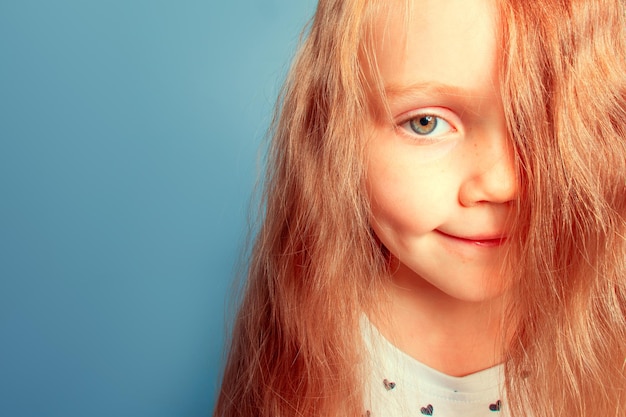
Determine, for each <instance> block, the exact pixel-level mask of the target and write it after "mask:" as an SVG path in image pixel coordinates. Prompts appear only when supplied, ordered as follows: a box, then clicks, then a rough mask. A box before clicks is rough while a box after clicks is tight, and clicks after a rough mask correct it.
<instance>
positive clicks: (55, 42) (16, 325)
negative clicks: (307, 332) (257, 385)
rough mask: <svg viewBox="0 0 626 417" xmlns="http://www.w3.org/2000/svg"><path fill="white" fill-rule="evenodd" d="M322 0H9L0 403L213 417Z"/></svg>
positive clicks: (44, 412) (3, 36)
mask: <svg viewBox="0 0 626 417" xmlns="http://www.w3.org/2000/svg"><path fill="white" fill-rule="evenodd" d="M314 7H315V4H314V1H313V0H296V1H294V0H240V1H231V2H227V1H216V0H211V1H209V0H204V1H191V0H189V1H187V0H177V1H174V0H169V1H164V0H110V1H105V0H100V1H94V0H59V1H43V0H40V1H31V0H1V2H0V415H2V416H11V417H15V416H64V417H73V416H91V417H96V416H208V415H210V410H211V409H212V407H213V404H214V399H215V390H216V387H217V384H218V375H219V373H220V370H221V366H222V357H223V352H222V349H223V343H224V332H225V321H227V320H226V316H225V311H226V307H227V305H228V302H227V300H228V294H229V291H230V287H231V281H232V278H233V275H234V271H235V269H236V264H237V261H238V259H239V258H238V257H239V253H240V249H241V247H242V243H243V240H244V237H245V235H246V230H247V218H248V209H249V201H250V195H251V192H252V189H253V186H254V183H255V181H256V180H257V178H258V174H259V171H260V162H259V161H260V160H261V157H260V156H259V155H262V151H259V148H260V146H261V143H262V138H263V136H264V134H265V130H266V128H267V125H268V123H269V120H270V117H271V109H272V106H273V103H274V100H275V97H276V94H277V91H278V88H279V85H280V82H281V81H282V79H283V77H284V75H285V73H286V70H287V68H288V63H289V60H290V57H291V56H292V54H293V52H294V49H295V47H296V45H297V42H298V36H299V33H300V30H301V28H302V27H303V26H304V24H305V23H306V21H307V20H308V18H309V17H310V15H311V14H312V12H313V10H314Z"/></svg>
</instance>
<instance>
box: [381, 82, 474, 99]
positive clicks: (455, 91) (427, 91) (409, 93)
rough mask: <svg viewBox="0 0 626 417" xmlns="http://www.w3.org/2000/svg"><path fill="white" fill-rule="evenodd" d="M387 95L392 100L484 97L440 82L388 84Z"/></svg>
mask: <svg viewBox="0 0 626 417" xmlns="http://www.w3.org/2000/svg"><path fill="white" fill-rule="evenodd" d="M385 93H386V95H387V97H388V98H390V99H401V98H405V97H415V96H417V97H430V96H441V95H444V96H451V97H459V98H477V97H484V95H483V94H480V93H479V92H478V91H477V90H473V89H467V88H463V87H459V86H455V85H449V84H442V83H439V82H420V83H414V84H409V85H399V84H387V85H385Z"/></svg>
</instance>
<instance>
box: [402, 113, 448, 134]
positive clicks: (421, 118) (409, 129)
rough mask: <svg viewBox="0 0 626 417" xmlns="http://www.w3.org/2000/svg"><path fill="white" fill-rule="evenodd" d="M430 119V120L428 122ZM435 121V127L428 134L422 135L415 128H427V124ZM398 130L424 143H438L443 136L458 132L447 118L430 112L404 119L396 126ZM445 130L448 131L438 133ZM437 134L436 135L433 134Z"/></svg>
mask: <svg viewBox="0 0 626 417" xmlns="http://www.w3.org/2000/svg"><path fill="white" fill-rule="evenodd" d="M426 119H428V120H426ZM433 120H434V122H435V125H434V126H433V128H432V130H431V131H429V132H426V133H420V132H418V131H416V130H415V127H417V128H419V126H420V125H421V126H427V124H425V123H432V121H433ZM396 127H397V128H400V129H402V131H403V133H404V134H406V135H409V136H411V138H413V139H415V138H417V139H419V140H423V141H433V142H434V141H436V140H438V139H439V138H441V137H442V136H444V137H445V136H447V135H448V134H450V133H454V132H456V131H457V130H456V129H455V127H454V124H453V123H451V122H450V121H448V119H447V118H445V117H442V116H439V115H438V114H436V112H430V111H420V112H416V113H413V114H411V115H409V116H408V117H405V118H403V119H402V120H401V121H400V122H399V123H397V125H396ZM441 129H445V130H446V131H445V132H443V133H436V132H437V131H438V130H441ZM433 133H435V134H433Z"/></svg>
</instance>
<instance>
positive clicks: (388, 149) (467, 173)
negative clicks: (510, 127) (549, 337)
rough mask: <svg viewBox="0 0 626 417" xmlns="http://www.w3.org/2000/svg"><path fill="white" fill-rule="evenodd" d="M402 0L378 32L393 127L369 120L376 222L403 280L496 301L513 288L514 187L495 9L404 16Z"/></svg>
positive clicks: (420, 2)
mask: <svg viewBox="0 0 626 417" xmlns="http://www.w3.org/2000/svg"><path fill="white" fill-rule="evenodd" d="M401 3H402V2H400V1H397V2H396V4H398V7H396V9H397V10H396V11H394V12H392V13H391V16H390V18H389V19H386V20H385V19H380V21H379V22H378V23H379V25H378V27H377V30H378V32H377V35H378V39H379V43H378V45H377V51H376V52H377V59H378V64H379V67H380V71H381V75H382V78H383V82H384V85H385V88H386V90H387V93H388V95H389V97H388V98H389V106H390V109H391V114H392V116H393V123H389V122H387V121H376V122H373V123H374V125H375V126H374V128H373V129H374V137H373V138H372V139H371V141H370V142H369V144H368V146H369V149H368V151H369V160H368V167H367V175H368V193H369V196H370V200H371V203H372V207H373V219H372V227H373V228H374V230H375V232H376V234H377V236H378V237H379V239H380V240H381V241H382V242H383V243H384V244H385V246H386V247H387V248H388V249H389V251H390V252H391V253H392V254H393V255H394V256H395V257H396V258H397V259H398V261H399V267H398V268H397V270H394V271H395V272H394V274H393V280H394V282H396V283H397V284H398V285H402V286H403V287H406V286H409V287H412V288H416V287H419V288H421V289H427V288H429V289H431V290H434V291H438V292H439V293H441V292H443V293H445V294H447V295H449V296H452V297H454V298H456V299H462V300H467V301H482V300H487V299H491V298H493V297H496V296H497V295H499V294H501V293H502V291H503V290H504V289H505V288H506V279H505V278H504V277H501V274H500V266H501V256H502V254H503V253H504V250H505V246H506V244H505V241H504V240H503V238H506V236H507V232H508V230H507V226H506V223H507V220H508V216H509V215H510V214H511V211H512V204H510V203H511V201H512V200H513V199H515V198H516V193H517V190H516V180H515V177H514V171H513V164H512V161H513V156H512V148H511V146H510V143H509V142H508V140H507V130H506V124H505V119H504V114H503V109H502V103H501V99H500V95H499V91H498V67H497V54H496V45H497V40H496V39H497V25H496V22H495V19H496V11H495V9H494V7H495V6H494V5H493V4H492V2H491V1H489V0H463V1H458V0H413V3H414V4H413V8H412V10H411V14H410V19H408V22H407V21H406V18H405V16H403V15H402V11H401V9H402V7H400V4H401ZM405 23H406V24H405ZM404 41H406V43H405V42H404Z"/></svg>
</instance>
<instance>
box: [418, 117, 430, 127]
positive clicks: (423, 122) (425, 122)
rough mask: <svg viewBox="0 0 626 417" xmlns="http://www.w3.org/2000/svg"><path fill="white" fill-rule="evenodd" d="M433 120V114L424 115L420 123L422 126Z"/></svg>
mask: <svg viewBox="0 0 626 417" xmlns="http://www.w3.org/2000/svg"><path fill="white" fill-rule="evenodd" d="M431 120H432V116H426V117H422V118H421V119H420V124H421V125H422V126H428V124H429V123H430V122H431Z"/></svg>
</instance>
